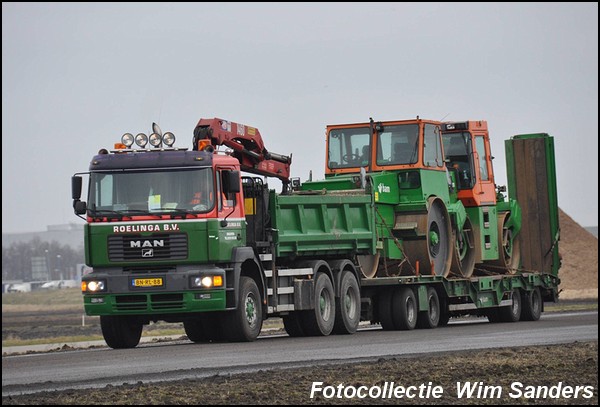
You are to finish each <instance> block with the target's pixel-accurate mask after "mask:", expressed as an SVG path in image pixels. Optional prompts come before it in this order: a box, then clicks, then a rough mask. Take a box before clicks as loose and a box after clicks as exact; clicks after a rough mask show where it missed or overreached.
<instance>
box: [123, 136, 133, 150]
mask: <svg viewBox="0 0 600 407" xmlns="http://www.w3.org/2000/svg"><path fill="white" fill-rule="evenodd" d="M121 143H123V144H125V147H127V148H129V147H131V146H132V145H133V134H131V133H125V134H123V136H122V137H121Z"/></svg>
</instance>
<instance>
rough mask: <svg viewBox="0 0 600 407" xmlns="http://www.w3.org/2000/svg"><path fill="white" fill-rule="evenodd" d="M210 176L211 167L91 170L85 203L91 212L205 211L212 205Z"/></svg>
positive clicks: (212, 195) (130, 213)
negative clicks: (92, 171)
mask: <svg viewBox="0 0 600 407" xmlns="http://www.w3.org/2000/svg"><path fill="white" fill-rule="evenodd" d="M213 179H214V177H213V171H212V169H211V168H200V169H198V168H195V169H182V170H169V171H165V170H164V169H161V170H160V171H158V170H156V171H131V172H94V173H92V174H91V176H90V188H89V197H88V202H89V205H88V207H89V210H90V212H91V215H92V216H95V215H103V214H107V215H108V214H110V213H116V214H121V215H135V214H150V213H151V214H159V213H162V214H173V213H200V212H208V211H209V210H211V209H212V208H213V206H214V181H213Z"/></svg>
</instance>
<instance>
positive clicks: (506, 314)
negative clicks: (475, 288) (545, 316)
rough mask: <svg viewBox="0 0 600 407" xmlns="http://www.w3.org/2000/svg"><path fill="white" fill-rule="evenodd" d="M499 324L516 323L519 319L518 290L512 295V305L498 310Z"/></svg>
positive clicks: (519, 302)
mask: <svg viewBox="0 0 600 407" xmlns="http://www.w3.org/2000/svg"><path fill="white" fill-rule="evenodd" d="M498 318H499V320H500V322H517V321H518V320H519V319H521V294H520V293H519V291H518V290H515V291H513V293H512V305H509V306H508V307H500V308H498Z"/></svg>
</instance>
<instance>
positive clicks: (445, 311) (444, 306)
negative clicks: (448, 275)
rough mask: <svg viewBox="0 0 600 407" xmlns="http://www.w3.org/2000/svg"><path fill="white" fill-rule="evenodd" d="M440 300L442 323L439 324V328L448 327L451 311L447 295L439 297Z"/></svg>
mask: <svg viewBox="0 0 600 407" xmlns="http://www.w3.org/2000/svg"><path fill="white" fill-rule="evenodd" d="M438 298H439V300H440V321H439V322H438V327H440V326H447V325H448V322H449V321H450V309H449V307H448V297H446V295H444V294H442V295H441V296H439V295H438Z"/></svg>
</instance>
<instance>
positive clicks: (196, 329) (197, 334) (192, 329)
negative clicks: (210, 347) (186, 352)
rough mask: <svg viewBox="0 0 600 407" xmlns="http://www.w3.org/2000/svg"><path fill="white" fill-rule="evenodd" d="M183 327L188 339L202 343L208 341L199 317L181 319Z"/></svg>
mask: <svg viewBox="0 0 600 407" xmlns="http://www.w3.org/2000/svg"><path fill="white" fill-rule="evenodd" d="M183 329H184V330H185V334H186V335H187V337H188V339H189V340H190V341H192V342H196V343H202V342H208V341H209V339H208V336H207V335H206V328H205V327H204V326H203V324H202V319H201V317H198V318H195V319H192V320H188V321H183Z"/></svg>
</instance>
